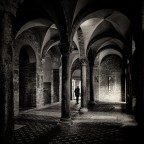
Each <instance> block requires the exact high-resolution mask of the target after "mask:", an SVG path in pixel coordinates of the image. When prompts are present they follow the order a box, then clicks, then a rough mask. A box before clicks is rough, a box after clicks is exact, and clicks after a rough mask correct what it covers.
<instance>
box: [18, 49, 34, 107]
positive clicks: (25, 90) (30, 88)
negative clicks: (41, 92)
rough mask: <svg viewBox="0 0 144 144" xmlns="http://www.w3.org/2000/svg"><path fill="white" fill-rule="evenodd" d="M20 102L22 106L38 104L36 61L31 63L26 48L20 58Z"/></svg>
mask: <svg viewBox="0 0 144 144" xmlns="http://www.w3.org/2000/svg"><path fill="white" fill-rule="evenodd" d="M19 104H20V108H24V107H35V106H36V63H29V57H28V55H27V52H26V51H25V50H24V49H22V50H21V53H20V59H19Z"/></svg>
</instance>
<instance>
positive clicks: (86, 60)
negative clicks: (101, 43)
mask: <svg viewBox="0 0 144 144" xmlns="http://www.w3.org/2000/svg"><path fill="white" fill-rule="evenodd" d="M79 60H80V62H81V64H82V65H87V64H88V59H87V58H86V57H80V58H79Z"/></svg>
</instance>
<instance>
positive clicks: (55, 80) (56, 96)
mask: <svg viewBox="0 0 144 144" xmlns="http://www.w3.org/2000/svg"><path fill="white" fill-rule="evenodd" d="M53 89H54V90H53V91H54V94H53V102H59V69H53Z"/></svg>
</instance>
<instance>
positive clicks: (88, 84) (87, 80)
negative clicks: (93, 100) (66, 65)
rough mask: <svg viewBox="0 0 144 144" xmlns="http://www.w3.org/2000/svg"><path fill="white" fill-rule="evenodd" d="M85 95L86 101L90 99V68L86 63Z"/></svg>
mask: <svg viewBox="0 0 144 144" xmlns="http://www.w3.org/2000/svg"><path fill="white" fill-rule="evenodd" d="M86 96H87V102H88V101H89V100H90V68H89V65H88V64H87V68H86Z"/></svg>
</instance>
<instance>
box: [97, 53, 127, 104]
mask: <svg viewBox="0 0 144 144" xmlns="http://www.w3.org/2000/svg"><path fill="white" fill-rule="evenodd" d="M99 80H100V81H99V100H100V101H104V102H125V78H124V68H123V64H122V59H121V58H120V57H119V56H118V55H114V54H109V55H107V56H105V57H104V58H103V59H102V61H101V63H100V79H99Z"/></svg>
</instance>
